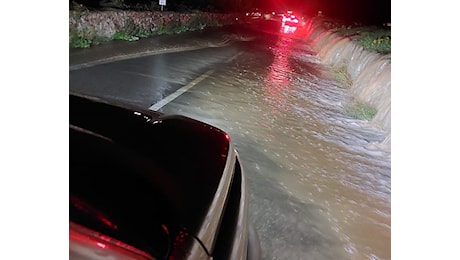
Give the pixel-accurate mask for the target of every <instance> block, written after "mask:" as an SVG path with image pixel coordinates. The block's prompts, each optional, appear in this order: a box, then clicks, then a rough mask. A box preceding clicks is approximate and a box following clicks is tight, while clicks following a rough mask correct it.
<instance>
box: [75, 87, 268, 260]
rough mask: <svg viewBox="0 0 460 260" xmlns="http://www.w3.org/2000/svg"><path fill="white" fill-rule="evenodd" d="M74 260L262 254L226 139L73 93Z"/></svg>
mask: <svg viewBox="0 0 460 260" xmlns="http://www.w3.org/2000/svg"><path fill="white" fill-rule="evenodd" d="M69 108H70V129H69V131H70V132H69V137H70V138H69V140H70V143H69V147H70V178H69V188H70V189H69V190H70V194H69V195H70V196H69V199H70V203H69V205H70V208H69V215H70V219H69V226H70V227H69V251H70V252H69V254H70V259H259V258H260V245H259V241H258V238H257V234H256V232H255V231H254V229H253V228H252V225H250V223H249V221H248V204H247V201H248V200H247V192H246V189H247V188H246V181H245V175H244V172H243V169H242V167H241V164H240V161H239V158H238V154H237V152H236V150H235V149H234V147H233V144H232V142H231V140H230V138H229V136H228V135H227V134H226V133H225V132H223V131H221V130H219V129H217V128H215V127H213V126H210V125H208V124H205V123H203V122H199V121H196V120H193V119H190V118H187V117H183V116H166V115H163V114H160V113H157V112H154V111H150V110H144V109H140V108H136V107H131V106H128V105H124V104H123V105H122V104H116V103H112V102H108V101H104V100H100V99H97V98H94V97H85V96H81V95H77V94H71V95H70V103H69Z"/></svg>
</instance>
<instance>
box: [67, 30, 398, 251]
mask: <svg viewBox="0 0 460 260" xmlns="http://www.w3.org/2000/svg"><path fill="white" fill-rule="evenodd" d="M246 36H247V35H246ZM249 36H250V37H245V38H244V41H232V42H231V43H229V44H228V45H227V46H224V47H222V46H219V47H215V48H207V49H203V50H194V51H189V52H182V53H170V54H161V55H155V56H150V57H145V58H138V59H128V60H125V61H119V62H116V63H110V64H101V65H97V66H93V67H90V68H84V69H78V70H73V71H71V72H70V81H71V82H70V88H71V90H72V91H76V92H82V93H85V94H92V95H97V96H100V97H107V98H115V99H117V100H122V101H126V102H128V103H132V104H135V105H140V106H144V107H146V108H149V107H150V108H153V107H155V110H156V109H159V111H162V112H164V113H167V114H182V115H186V116H189V117H192V118H195V119H197V120H201V121H204V122H207V123H209V124H212V125H215V126H217V127H219V128H221V129H223V130H224V131H226V132H228V133H229V134H230V136H231V138H232V139H233V142H234V143H235V146H236V148H237V150H238V152H239V154H240V158H241V161H242V164H243V169H244V171H245V173H246V177H247V179H248V186H249V187H248V192H249V200H250V201H249V202H250V204H249V208H250V212H249V213H250V219H251V221H252V223H254V225H255V227H256V229H257V230H258V233H259V237H260V240H261V247H262V252H263V257H264V259H288V260H291V259H321V260H322V259H334V260H336V259H390V258H391V247H390V245H391V244H390V243H391V241H390V238H391V181H390V180H391V160H390V157H391V154H390V152H389V151H387V150H386V149H385V148H382V146H381V145H380V144H381V143H382V142H383V141H384V140H385V138H386V137H387V134H388V133H385V132H383V131H382V130H380V129H378V128H375V127H374V126H373V125H372V124H370V123H369V122H367V121H363V120H358V119H354V118H352V117H351V116H349V115H347V113H346V112H345V111H346V109H345V106H346V104H347V101H348V100H349V99H350V97H349V96H348V92H347V89H345V88H343V87H342V86H341V84H340V83H339V82H337V81H335V80H334V79H333V78H334V77H333V76H332V75H331V72H330V70H329V69H327V68H326V67H324V66H323V65H322V64H321V63H320V61H319V60H318V58H317V57H316V55H315V53H314V52H313V51H311V47H310V46H309V44H308V43H307V42H305V41H304V40H302V39H294V38H291V37H288V36H286V35H284V36H283V35H276V34H262V33H255V32H253V35H249ZM149 63H151V64H153V65H152V66H150V65H148V64H149ZM160 63H161V66H159V65H158V64H160ZM141 64H147V65H141ZM159 68H163V69H161V70H160V69H159ZM173 72H175V73H173ZM123 73H124V74H129V75H130V77H133V78H132V79H130V80H128V83H126V82H125V81H127V78H126V77H121V76H120V75H122V74H123ZM200 75H202V76H200ZM203 75H205V77H203ZM194 79H200V80H199V81H197V80H194ZM123 82H125V83H123ZM132 82H137V83H138V84H135V85H133V84H131V83H132ZM189 82H193V84H190V83H189ZM158 85H160V86H159V87H158ZM184 85H186V86H189V87H188V88H187V91H185V92H184V93H182V94H181V95H180V96H177V97H176V98H175V99H173V100H171V101H168V102H167V103H164V104H162V105H161V106H158V107H157V106H156V105H154V104H158V103H157V102H159V101H160V100H161V99H162V98H165V97H166V96H168V95H170V94H171V93H173V92H174V91H176V89H177V88H180V87H182V86H184ZM101 86H102V87H101Z"/></svg>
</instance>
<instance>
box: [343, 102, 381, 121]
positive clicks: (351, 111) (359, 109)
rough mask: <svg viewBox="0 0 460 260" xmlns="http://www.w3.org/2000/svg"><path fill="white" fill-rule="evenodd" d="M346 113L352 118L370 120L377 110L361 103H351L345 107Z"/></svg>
mask: <svg viewBox="0 0 460 260" xmlns="http://www.w3.org/2000/svg"><path fill="white" fill-rule="evenodd" d="M346 112H347V114H348V115H350V116H352V117H353V118H357V119H362V120H371V119H372V118H374V116H375V115H376V114H377V109H375V108H374V107H372V106H370V105H368V104H366V103H363V102H352V103H350V104H349V105H348V106H347V107H346Z"/></svg>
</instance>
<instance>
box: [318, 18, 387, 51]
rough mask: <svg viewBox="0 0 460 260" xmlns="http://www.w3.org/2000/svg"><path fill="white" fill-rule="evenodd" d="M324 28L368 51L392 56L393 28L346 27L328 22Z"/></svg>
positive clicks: (356, 25)
mask: <svg viewBox="0 0 460 260" xmlns="http://www.w3.org/2000/svg"><path fill="white" fill-rule="evenodd" d="M324 26H325V27H326V28H327V29H328V30H331V31H333V32H336V33H337V34H338V35H340V36H343V37H348V38H350V39H351V40H353V41H356V42H357V43H359V44H360V45H361V46H363V47H364V48H365V49H367V50H372V51H376V52H379V53H382V54H391V27H388V26H381V27H378V26H361V25H358V24H353V25H344V24H340V23H338V22H332V21H327V22H325V23H324Z"/></svg>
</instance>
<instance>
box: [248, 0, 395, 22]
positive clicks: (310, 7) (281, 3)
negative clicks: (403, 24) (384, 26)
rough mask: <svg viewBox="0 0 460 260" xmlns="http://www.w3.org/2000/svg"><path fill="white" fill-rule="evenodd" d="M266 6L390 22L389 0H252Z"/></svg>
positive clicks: (340, 17)
mask: <svg viewBox="0 0 460 260" xmlns="http://www.w3.org/2000/svg"><path fill="white" fill-rule="evenodd" d="M254 1H255V5H256V6H257V5H260V6H261V7H267V8H275V9H277V8H279V9H283V8H292V9H295V10H302V11H303V12H305V13H306V14H316V13H317V12H318V10H321V11H322V12H323V14H325V15H327V16H329V17H332V18H337V19H343V20H347V21H351V22H355V21H356V22H363V23H375V24H381V23H384V22H391V0H374V1H373V0H269V1H267V0H254Z"/></svg>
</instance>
